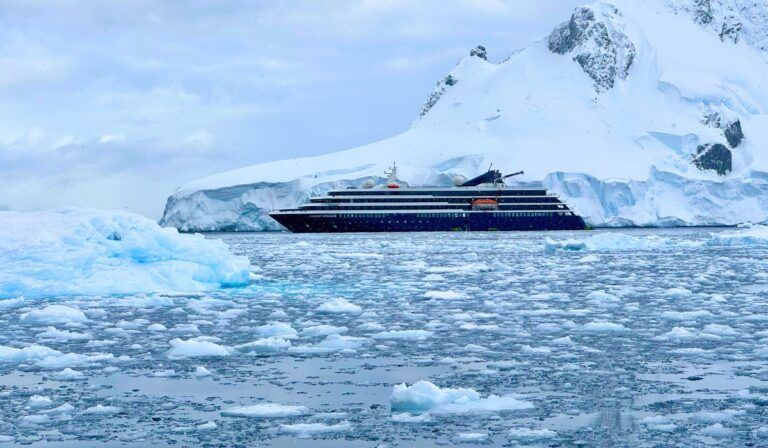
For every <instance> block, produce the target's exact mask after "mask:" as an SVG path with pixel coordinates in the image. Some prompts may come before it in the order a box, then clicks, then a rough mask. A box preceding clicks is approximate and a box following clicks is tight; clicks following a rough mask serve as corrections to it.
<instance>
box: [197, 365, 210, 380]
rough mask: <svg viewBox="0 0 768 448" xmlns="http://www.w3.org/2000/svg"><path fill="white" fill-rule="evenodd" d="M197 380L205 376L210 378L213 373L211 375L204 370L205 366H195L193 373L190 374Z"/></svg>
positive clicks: (208, 371)
mask: <svg viewBox="0 0 768 448" xmlns="http://www.w3.org/2000/svg"><path fill="white" fill-rule="evenodd" d="M192 375H194V376H195V377H197V378H203V377H206V376H211V375H213V373H211V371H210V370H208V369H206V368H205V366H197V367H195V371H194V372H193V373H192Z"/></svg>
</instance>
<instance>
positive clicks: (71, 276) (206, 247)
mask: <svg viewBox="0 0 768 448" xmlns="http://www.w3.org/2000/svg"><path fill="white" fill-rule="evenodd" d="M0 226H1V227H2V228H3V232H2V233H0V266H3V269H2V270H0V297H14V296H20V295H24V296H27V297H41V296H53V295H73V294H128V293H138V292H155V291H166V292H168V291H201V290H208V289H215V288H219V287H221V286H229V285H245V284H247V283H248V282H249V275H250V263H249V261H248V259H247V258H245V257H242V256H235V255H232V254H231V252H230V250H229V248H228V246H227V245H226V244H224V243H223V242H222V241H220V240H210V239H206V238H204V237H203V236H202V235H183V234H179V233H178V232H177V231H176V230H175V229H169V228H162V227H160V226H158V225H157V224H156V223H155V222H153V221H151V220H149V219H146V218H144V217H141V216H138V215H135V214H132V213H127V212H122V211H101V210H95V209H80V208H64V209H58V210H52V211H45V212H28V213H17V212H6V211H0ZM52 306H56V305H52ZM46 312H47V313H49V314H47V315H46V314H38V313H31V314H29V315H28V317H27V318H26V319H28V320H29V322H30V323H33V322H34V323H61V319H74V320H75V321H82V320H83V318H84V316H82V315H81V314H80V313H78V312H76V311H67V310H64V309H63V308H52V309H51V310H48V311H44V310H43V311H41V313H46ZM54 314H55V315H54ZM40 319H42V320H40ZM51 319H53V320H51Z"/></svg>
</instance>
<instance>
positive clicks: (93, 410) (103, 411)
mask: <svg viewBox="0 0 768 448" xmlns="http://www.w3.org/2000/svg"><path fill="white" fill-rule="evenodd" d="M121 411H122V409H121V408H119V407H117V406H104V405H103V404H97V405H96V406H91V407H89V408H87V409H85V410H84V411H83V414H86V415H113V414H119V413H120V412H121Z"/></svg>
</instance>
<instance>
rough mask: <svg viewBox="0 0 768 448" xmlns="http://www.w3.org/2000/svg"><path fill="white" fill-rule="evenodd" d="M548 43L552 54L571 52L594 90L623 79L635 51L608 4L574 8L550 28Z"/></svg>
mask: <svg viewBox="0 0 768 448" xmlns="http://www.w3.org/2000/svg"><path fill="white" fill-rule="evenodd" d="M548 44H549V45H548V46H549V50H550V51H551V52H553V53H556V54H561V55H572V57H573V60H574V61H576V62H578V63H579V65H580V66H581V68H582V69H583V70H584V72H585V73H586V74H587V75H589V77H590V78H592V80H593V82H594V87H595V90H596V91H597V92H598V93H599V92H603V91H606V90H608V89H610V88H612V87H613V86H614V84H615V83H616V80H617V79H626V77H627V75H628V74H629V68H630V67H631V66H632V61H633V60H634V58H635V54H636V52H637V51H636V50H635V44H634V43H632V41H631V40H630V39H629V37H628V36H627V34H626V32H625V31H624V24H623V23H622V20H621V12H619V10H618V9H617V8H616V7H615V6H613V5H612V4H609V3H596V4H594V5H591V6H582V7H579V8H576V10H575V11H574V12H573V14H572V15H571V18H570V20H568V21H566V22H563V23H561V24H560V25H559V26H557V28H555V29H554V31H552V33H551V34H550V35H549V39H548Z"/></svg>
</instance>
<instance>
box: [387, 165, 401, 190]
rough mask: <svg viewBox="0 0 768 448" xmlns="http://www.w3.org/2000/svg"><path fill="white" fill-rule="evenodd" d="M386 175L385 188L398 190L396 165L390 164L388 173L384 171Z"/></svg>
mask: <svg viewBox="0 0 768 448" xmlns="http://www.w3.org/2000/svg"><path fill="white" fill-rule="evenodd" d="M384 174H386V175H387V188H400V184H399V183H398V182H397V163H395V162H392V167H391V168H390V169H389V171H384Z"/></svg>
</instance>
